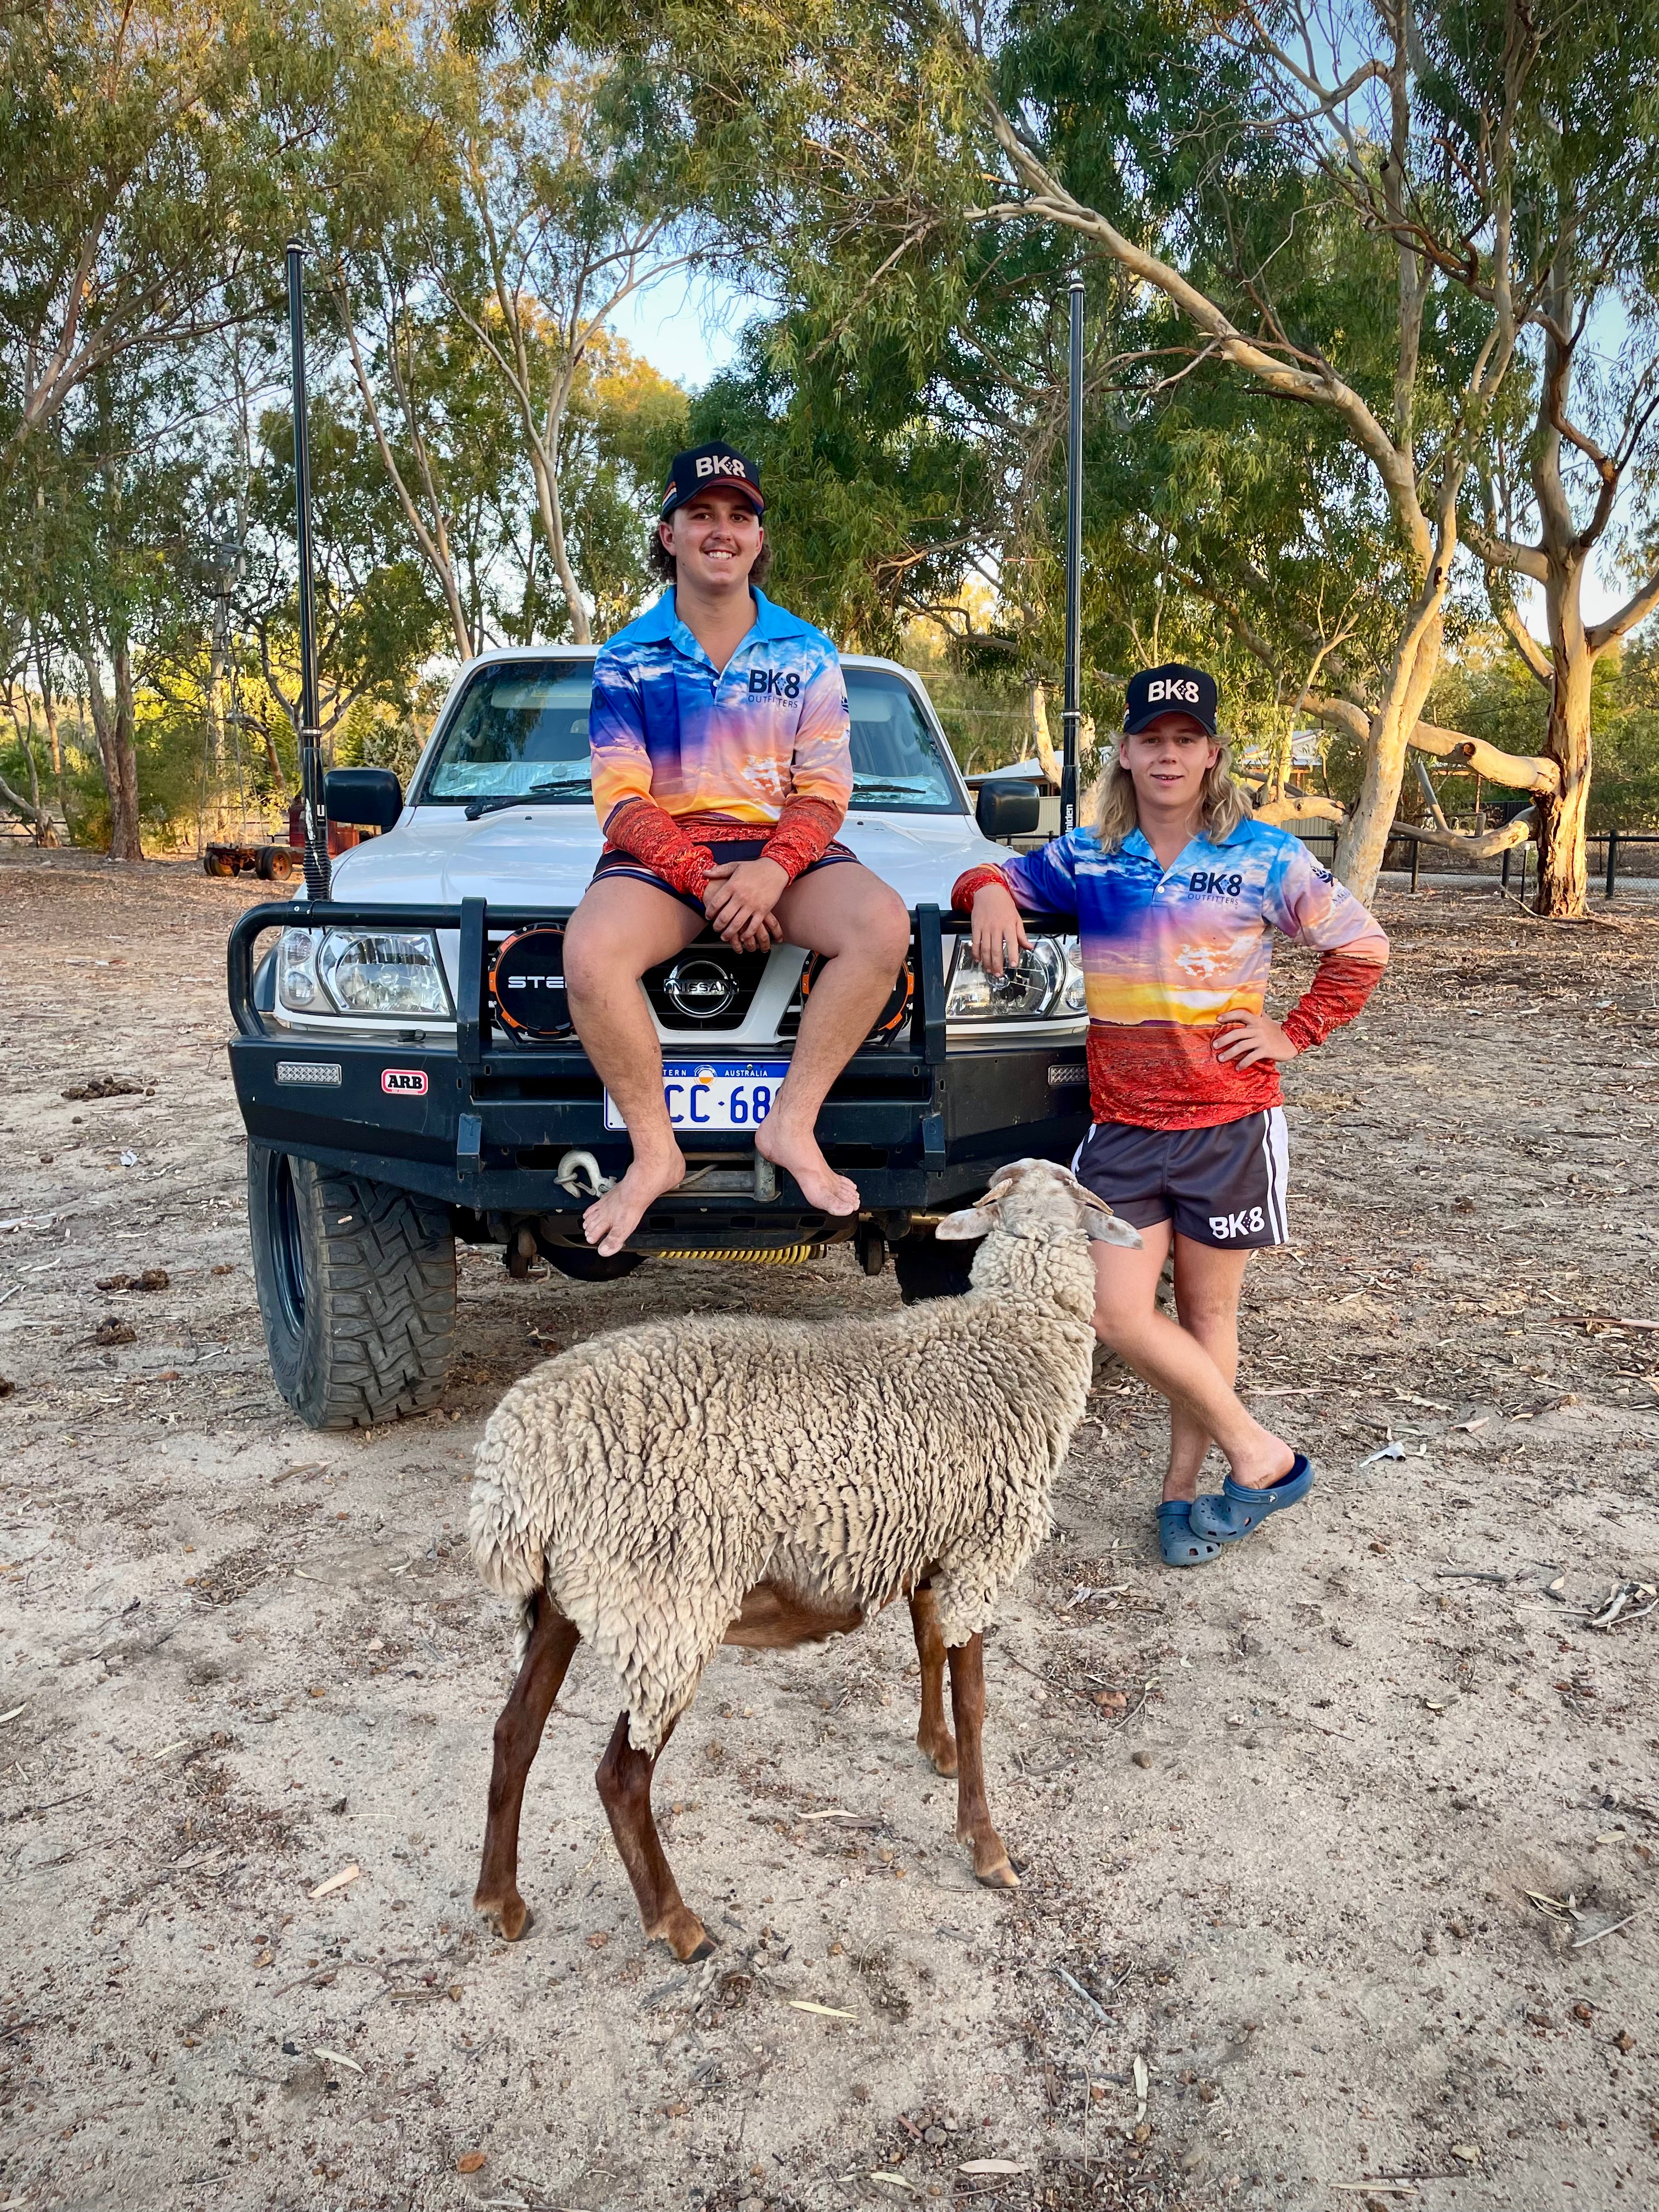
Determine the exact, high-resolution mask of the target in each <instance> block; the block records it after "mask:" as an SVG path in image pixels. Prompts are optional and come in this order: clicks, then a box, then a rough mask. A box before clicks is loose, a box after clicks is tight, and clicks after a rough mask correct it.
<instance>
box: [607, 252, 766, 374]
mask: <svg viewBox="0 0 1659 2212" xmlns="http://www.w3.org/2000/svg"><path fill="white" fill-rule="evenodd" d="M759 304H760V303H759V302H758V301H746V300H745V299H744V296H743V295H741V294H740V293H738V292H734V291H732V290H731V289H729V288H728V287H726V286H725V285H720V286H715V285H712V284H708V283H697V282H693V283H687V281H686V280H685V278H684V276H665V277H664V278H663V279H662V280H661V282H660V283H656V284H653V285H648V286H647V288H646V289H645V290H643V291H641V292H636V293H635V295H634V296H633V298H632V299H631V300H629V301H626V302H625V303H624V305H623V310H622V312H621V313H619V314H617V316H615V317H613V319H612V327H613V329H614V330H615V331H616V333H617V337H620V338H623V339H625V340H626V341H627V343H629V345H630V346H632V348H633V349H634V350H635V353H638V354H643V355H644V356H645V358H646V360H647V361H648V362H650V364H651V366H652V368H655V369H659V370H660V371H661V372H662V374H663V375H665V376H671V377H672V378H673V379H674V380H675V381H676V382H677V383H679V384H684V386H686V387H687V388H688V389H689V390H690V391H694V392H695V391H696V389H697V388H698V386H701V385H704V384H707V383H708V380H709V378H710V377H711V376H714V375H717V374H719V372H720V370H721V369H723V368H726V367H727V365H728V364H729V363H730V362H731V361H732V356H734V354H735V353H736V351H737V344H738V337H739V336H740V334H741V332H742V330H743V325H744V323H745V322H746V321H747V320H748V319H750V316H751V315H753V314H754V313H756V311H757V308H758V307H759Z"/></svg>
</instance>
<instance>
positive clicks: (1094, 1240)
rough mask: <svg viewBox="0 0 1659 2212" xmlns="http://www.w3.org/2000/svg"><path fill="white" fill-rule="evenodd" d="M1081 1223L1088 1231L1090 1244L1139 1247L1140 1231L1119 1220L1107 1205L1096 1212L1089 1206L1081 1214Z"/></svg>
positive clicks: (1135, 1248)
mask: <svg viewBox="0 0 1659 2212" xmlns="http://www.w3.org/2000/svg"><path fill="white" fill-rule="evenodd" d="M1083 1225H1084V1227H1085V1229H1086V1230H1087V1231H1088V1232H1089V1241H1090V1243H1091V1244H1127V1246H1129V1247H1130V1249H1132V1250H1136V1251H1138V1250H1139V1247H1140V1231H1139V1230H1138V1229H1132V1228H1131V1227H1130V1225H1129V1224H1128V1223H1127V1221H1120V1220H1119V1219H1118V1218H1117V1216H1116V1214H1115V1213H1114V1212H1112V1211H1111V1210H1110V1208H1109V1207H1107V1208H1105V1209H1103V1211H1102V1212H1098V1213H1097V1212H1096V1211H1095V1208H1094V1207H1093V1206H1089V1207H1088V1208H1087V1209H1086V1210H1085V1213H1084V1216H1083Z"/></svg>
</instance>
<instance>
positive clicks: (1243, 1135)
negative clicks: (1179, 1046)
mask: <svg viewBox="0 0 1659 2212" xmlns="http://www.w3.org/2000/svg"><path fill="white" fill-rule="evenodd" d="M1072 1172H1073V1174H1074V1175H1075V1176H1077V1178H1078V1181H1079V1182H1081V1183H1084V1184H1085V1185H1086V1186H1087V1188H1089V1189H1091V1191H1093V1192H1094V1194H1095V1195H1096V1196H1097V1198H1103V1199H1104V1200H1106V1203H1107V1204H1108V1205H1109V1206H1110V1207H1111V1209H1112V1211H1113V1212H1114V1213H1115V1214H1117V1215H1118V1216H1119V1218H1121V1219H1122V1220H1124V1221H1127V1222H1129V1223H1131V1224H1132V1225H1133V1227H1135V1228H1136V1229H1150V1228H1151V1227H1152V1226H1153V1225H1154V1224H1155V1223H1157V1222H1160V1221H1173V1222H1174V1224H1175V1226H1176V1235H1177V1236H1181V1237H1191V1239H1192V1241H1193V1242H1194V1243H1195V1244H1212V1245H1214V1246H1215V1247H1216V1249H1218V1251H1234V1250H1237V1251H1253V1250H1255V1249H1258V1248H1260V1247H1261V1246H1262V1245H1267V1244H1283V1243H1285V1241H1286V1240H1287V1238H1288V1237H1289V1234H1290V1231H1289V1230H1288V1228H1287V1226H1286V1223H1285V1188H1286V1185H1287V1183H1288V1182H1289V1180H1290V1157H1289V1146H1288V1144H1287V1141H1286V1137H1285V1109H1284V1108H1283V1107H1282V1106H1274V1107H1271V1108H1270V1109H1268V1110H1267V1112H1266V1113H1265V1114H1247V1115H1245V1116H1244V1118H1243V1121H1223V1122H1222V1123H1221V1124H1220V1126H1219V1127H1217V1128H1213V1129H1140V1128H1136V1127H1133V1125H1132V1124H1131V1123H1129V1122H1127V1121H1097V1122H1096V1124H1095V1126H1094V1127H1093V1128H1092V1129H1091V1130H1090V1132H1089V1133H1088V1135H1087V1136H1086V1137H1085V1139H1083V1142H1082V1143H1081V1144H1080V1145H1079V1146H1078V1148H1077V1156H1076V1158H1074V1159H1073V1162H1072Z"/></svg>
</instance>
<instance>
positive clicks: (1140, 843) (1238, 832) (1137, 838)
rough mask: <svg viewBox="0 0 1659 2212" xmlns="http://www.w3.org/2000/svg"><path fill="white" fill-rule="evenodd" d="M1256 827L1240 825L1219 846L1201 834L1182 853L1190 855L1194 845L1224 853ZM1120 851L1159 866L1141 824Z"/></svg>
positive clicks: (1245, 837) (1251, 824)
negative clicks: (1205, 846) (1204, 846)
mask: <svg viewBox="0 0 1659 2212" xmlns="http://www.w3.org/2000/svg"><path fill="white" fill-rule="evenodd" d="M1254 826H1255V825H1254V824H1253V823H1250V822H1249V821H1244V822H1241V823H1238V825H1237V828H1235V829H1230V830H1229V831H1228V833H1227V835H1226V836H1225V837H1224V838H1223V839H1222V840H1221V842H1220V843H1219V844H1217V843H1216V842H1214V841H1213V840H1212V839H1211V838H1208V837H1206V836H1203V835H1202V833H1201V832H1200V835H1199V836H1195V837H1189V838H1188V840H1187V842H1186V843H1185V844H1184V845H1183V846H1182V848H1181V850H1182V853H1190V852H1191V851H1192V849H1193V847H1194V845H1207V846H1208V847H1209V848H1210V850H1211V852H1212V853H1218V852H1223V851H1225V848H1227V847H1228V846H1229V845H1242V844H1243V843H1244V842H1246V840H1247V838H1248V836H1249V831H1250V829H1252V828H1253V827H1254ZM1118 850H1119V851H1120V852H1122V853H1132V854H1133V855H1134V857H1135V859H1136V860H1150V861H1151V862H1152V866H1154V867H1155V868H1156V867H1157V866H1158V854H1156V853H1155V852H1153V850H1152V846H1151V844H1150V843H1149V842H1147V838H1146V831H1145V830H1144V829H1141V827H1140V825H1139V823H1136V824H1135V827H1134V828H1133V829H1132V830H1131V831H1130V832H1129V834H1128V836H1127V837H1126V838H1125V839H1124V841H1123V842H1122V844H1121V846H1120V847H1119V848H1118ZM1177 857H1178V856H1177Z"/></svg>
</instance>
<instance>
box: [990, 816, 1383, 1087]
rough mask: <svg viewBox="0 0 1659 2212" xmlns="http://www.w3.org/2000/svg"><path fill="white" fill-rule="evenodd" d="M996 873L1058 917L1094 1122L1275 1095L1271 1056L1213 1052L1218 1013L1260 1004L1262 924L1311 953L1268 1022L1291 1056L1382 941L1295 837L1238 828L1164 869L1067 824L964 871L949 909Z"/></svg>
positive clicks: (1370, 984) (1330, 1013)
mask: <svg viewBox="0 0 1659 2212" xmlns="http://www.w3.org/2000/svg"><path fill="white" fill-rule="evenodd" d="M999 880H1000V882H1002V883H1003V884H1006V887H1007V889H1008V890H1010V891H1012V894H1013V897H1014V902H1015V904H1016V905H1017V906H1018V907H1019V908H1021V910H1022V911H1023V912H1024V913H1027V914H1044V915H1061V916H1074V917H1075V918H1076V921H1077V927H1078V933H1079V937H1080V939H1082V946H1083V972H1084V976H1085V981H1086V983H1087V986H1088V1006H1089V1095H1090V1103H1091V1108H1092V1111H1093V1115H1094V1118H1095V1120H1096V1121H1125V1122H1128V1123H1131V1124H1133V1125H1134V1126H1135V1127H1141V1128H1153V1129H1207V1128H1212V1127H1216V1126H1218V1124H1219V1123H1221V1122H1224V1121H1239V1120H1242V1119H1243V1117H1244V1115H1247V1114H1259V1113H1261V1112H1263V1111H1265V1110H1266V1109H1267V1108H1268V1107H1270V1106H1277V1105H1279V1103H1281V1102H1282V1097H1283V1093H1282V1092H1281V1091H1280V1088H1279V1068H1278V1065H1277V1063H1275V1062H1274V1061H1272V1060H1263V1061H1259V1062H1258V1063H1257V1064H1256V1066H1254V1067H1246V1068H1238V1067H1236V1066H1234V1065H1233V1063H1232V1062H1231V1060H1218V1058H1217V1057H1216V1054H1215V1044H1216V1024H1217V1022H1218V1020H1219V1019H1220V1018H1221V1016H1222V1015H1223V1014H1225V1013H1231V1012H1244V1013H1252V1014H1254V1013H1260V1012H1261V1007H1262V1000H1263V997H1264V994H1265V993H1266V990H1267V970H1268V968H1269V965H1270V963H1271V962H1272V958H1273V939H1272V933H1273V931H1274V930H1275V929H1277V930H1279V931H1280V932H1281V933H1283V934H1284V935H1285V937H1288V938H1290V939H1292V940H1293V941H1294V942H1296V943H1297V944H1298V945H1308V946H1309V947H1310V948H1311V949H1312V950H1313V951H1316V952H1320V953H1322V954H1323V956H1324V957H1323V958H1322V960H1321V962H1320V963H1319V969H1318V972H1317V974H1316V976H1315V978H1314V981H1313V983H1312V984H1311V986H1310V988H1309V989H1308V991H1307V993H1306V994H1305V995H1304V997H1303V999H1302V1000H1301V1001H1300V1002H1299V1004H1298V1005H1297V1006H1295V1007H1294V1008H1293V1009H1292V1010H1291V1012H1290V1013H1289V1014H1287V1015H1286V1016H1285V1021H1284V1024H1283V1027H1284V1029H1285V1033H1286V1035H1287V1036H1289V1037H1290V1040H1291V1043H1292V1044H1294V1045H1295V1046H1296V1048H1297V1050H1298V1052H1303V1051H1306V1050H1307V1049H1308V1048H1309V1047H1310V1046H1312V1045H1316V1044H1322V1043H1323V1042H1324V1040H1325V1038H1326V1037H1327V1036H1328V1035H1329V1034H1330V1032H1331V1030H1334V1029H1335V1028H1337V1027H1338V1026H1339V1025H1340V1024H1341V1023H1343V1022H1346V1021H1352V1018H1353V1017H1354V1016H1355V1015H1356V1014H1357V1013H1358V1012H1359V1009H1360V1008H1361V1007H1362V1006H1364V1003H1365V1001H1366V1000H1367V999H1368V998H1369V997H1370V994H1371V993H1372V991H1373V990H1375V988H1376V985H1377V982H1378V981H1379V980H1380V979H1381V976H1382V974H1383V966H1384V964H1385V963H1386V962H1387V960H1388V957H1389V940H1388V939H1387V938H1386V937H1385V936H1384V935H1383V932H1382V930H1381V928H1380V927H1378V925H1377V923H1376V919H1375V917H1374V916H1373V915H1371V914H1370V913H1369V912H1368V911H1367V910H1366V908H1364V907H1363V906H1362V905H1361V904H1360V903H1359V901H1358V899H1357V898H1355V897H1354V896H1353V895H1352V892H1351V891H1348V890H1345V889H1344V888H1343V886H1342V885H1341V884H1340V883H1338V882H1337V880H1336V878H1335V877H1334V876H1333V875H1332V874H1331V872H1330V871H1329V869H1328V868H1322V867H1321V866H1319V864H1318V862H1317V861H1316V860H1314V858H1313V856H1312V854H1310V852H1309V851H1308V848H1307V847H1306V846H1305V845H1304V844H1303V843H1302V842H1301V841H1300V839H1299V838H1296V837H1293V836H1291V834H1290V832H1289V831H1288V830H1285V829H1276V828H1274V827H1273V826H1272V825H1271V824H1270V823H1265V822H1255V821H1249V820H1247V821H1244V822H1241V823H1239V825H1238V827H1237V829H1235V830H1234V831H1233V832H1232V834H1231V836H1228V837H1227V838H1225V840H1224V841H1223V842H1221V843H1220V844H1218V845H1212V844H1211V843H1209V842H1207V840H1206V839H1205V838H1204V837H1202V836H1199V837H1194V839H1193V841H1192V842H1191V843H1190V844H1189V845H1188V846H1187V848H1185V850H1184V851H1183V852H1182V854H1180V855H1179V857H1178V858H1177V859H1176V861H1175V863H1174V865H1173V866H1171V867H1170V868H1169V869H1168V870H1167V872H1166V871H1165V870H1164V869H1163V868H1161V867H1159V866H1158V856H1157V855H1156V854H1154V852H1153V851H1152V847H1151V846H1150V845H1149V844H1148V843H1147V842H1146V837H1145V836H1143V835H1142V833H1141V832H1140V830H1139V829H1133V830H1132V831H1131V832H1130V833H1129V835H1128V836H1127V837H1126V838H1125V839H1124V841H1123V843H1122V844H1121V846H1120V847H1119V848H1118V849H1117V850H1116V851H1115V852H1113V853H1109V852H1106V851H1105V850H1104V849H1103V848H1102V846H1101V844H1100V842H1099V840H1098V839H1097V837H1096V836H1095V835H1094V833H1093V832H1092V830H1088V829H1073V830H1071V831H1069V832H1068V833H1067V834H1066V836H1064V837H1057V838H1055V839H1054V842H1052V843H1051V844H1048V845H1045V846H1043V847H1042V848H1040V849H1039V850H1038V851H1036V852H1033V853H1023V854H1019V855H1018V857H1017V858H1016V859H1014V860H1010V861H1009V862H1008V863H1007V864H1006V866H1002V867H996V868H992V867H979V868H970V869H969V871H968V872H967V873H966V874H964V875H963V876H962V877H960V878H958V879H957V884H956V888H955V891H954V893H953V895H952V903H953V904H954V905H955V906H956V907H957V909H958V910H959V911H960V912H962V913H967V912H969V911H970V910H971V908H972V905H973V899H974V894H975V891H977V890H980V889H981V887H982V886H983V885H984V884H987V883H993V882H996V881H999Z"/></svg>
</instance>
